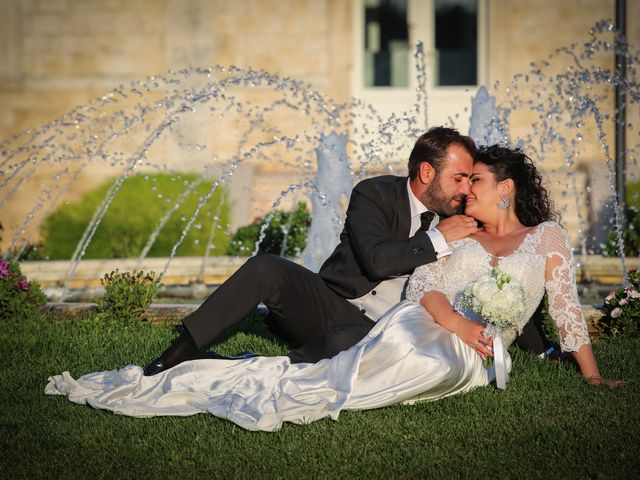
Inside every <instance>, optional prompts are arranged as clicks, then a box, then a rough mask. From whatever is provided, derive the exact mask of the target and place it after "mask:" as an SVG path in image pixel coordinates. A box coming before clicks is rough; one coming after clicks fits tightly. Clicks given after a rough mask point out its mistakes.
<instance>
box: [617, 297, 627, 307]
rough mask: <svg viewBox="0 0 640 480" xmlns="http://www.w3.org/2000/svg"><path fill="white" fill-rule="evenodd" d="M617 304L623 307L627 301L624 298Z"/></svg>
mask: <svg viewBox="0 0 640 480" xmlns="http://www.w3.org/2000/svg"><path fill="white" fill-rule="evenodd" d="M619 303H620V305H621V306H623V307H624V306H625V305H626V304H627V303H629V301H628V300H627V299H626V298H621V299H620V302H619Z"/></svg>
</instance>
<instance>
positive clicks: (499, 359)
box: [484, 324, 509, 390]
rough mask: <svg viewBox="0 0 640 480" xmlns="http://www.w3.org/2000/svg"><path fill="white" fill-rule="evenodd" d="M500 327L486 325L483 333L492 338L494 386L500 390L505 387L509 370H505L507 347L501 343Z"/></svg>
mask: <svg viewBox="0 0 640 480" xmlns="http://www.w3.org/2000/svg"><path fill="white" fill-rule="evenodd" d="M501 333H502V332H501V331H500V328H498V327H497V326H495V325H491V324H489V325H487V326H486V328H485V332H484V335H485V336H486V337H491V338H492V339H493V368H494V371H495V373H496V386H497V387H498V388H499V389H500V390H506V389H507V382H508V381H509V372H508V371H507V349H506V348H504V343H502V335H501Z"/></svg>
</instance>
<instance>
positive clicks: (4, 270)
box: [0, 260, 9, 278]
mask: <svg viewBox="0 0 640 480" xmlns="http://www.w3.org/2000/svg"><path fill="white" fill-rule="evenodd" d="M7 275H9V264H8V263H7V262H5V261H4V260H0V278H4V277H6V276H7Z"/></svg>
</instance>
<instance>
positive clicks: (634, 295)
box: [629, 290, 640, 299]
mask: <svg viewBox="0 0 640 480" xmlns="http://www.w3.org/2000/svg"><path fill="white" fill-rule="evenodd" d="M629 296H630V297H631V298H634V299H635V298H640V292H638V291H637V290H631V291H630V292H629Z"/></svg>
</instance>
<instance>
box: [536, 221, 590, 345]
mask: <svg viewBox="0 0 640 480" xmlns="http://www.w3.org/2000/svg"><path fill="white" fill-rule="evenodd" d="M543 244H544V247H545V250H546V258H547V261H546V271H545V289H546V291H547V296H548V297H549V315H550V316H551V318H552V320H553V322H554V323H555V325H556V327H557V329H558V335H559V337H560V346H561V348H562V350H563V351H565V352H566V351H569V352H576V351H578V350H579V349H580V347H581V346H582V345H585V344H589V343H590V341H589V333H588V331H587V324H586V322H585V319H584V315H583V313H582V307H581V306H580V300H579V299H578V289H577V287H576V271H575V265H574V260H573V253H572V252H571V246H570V245H569V239H568V238H567V235H566V233H565V232H564V230H563V229H562V227H561V226H560V225H558V224H556V223H551V224H549V225H548V226H547V228H545V233H544V236H543Z"/></svg>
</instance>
